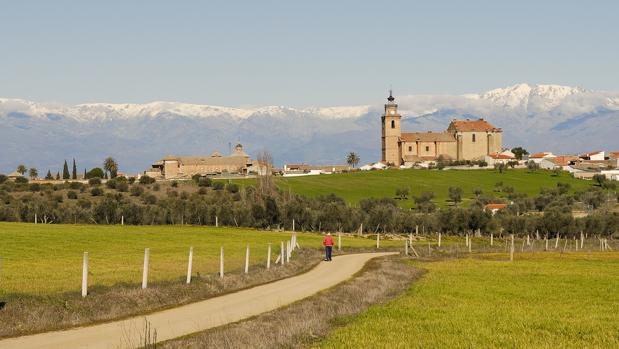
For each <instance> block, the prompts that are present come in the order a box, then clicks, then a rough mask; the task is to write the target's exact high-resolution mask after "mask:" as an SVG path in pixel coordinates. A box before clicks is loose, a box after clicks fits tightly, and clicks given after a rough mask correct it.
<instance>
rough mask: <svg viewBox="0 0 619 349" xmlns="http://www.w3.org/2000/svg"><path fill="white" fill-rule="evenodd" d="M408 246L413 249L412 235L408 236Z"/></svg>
mask: <svg viewBox="0 0 619 349" xmlns="http://www.w3.org/2000/svg"><path fill="white" fill-rule="evenodd" d="M408 244H409V245H410V246H411V247H413V234H412V233H411V234H408Z"/></svg>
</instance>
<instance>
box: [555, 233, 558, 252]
mask: <svg viewBox="0 0 619 349" xmlns="http://www.w3.org/2000/svg"><path fill="white" fill-rule="evenodd" d="M557 248H559V233H557V241H556V242H555V250H556V249H557Z"/></svg>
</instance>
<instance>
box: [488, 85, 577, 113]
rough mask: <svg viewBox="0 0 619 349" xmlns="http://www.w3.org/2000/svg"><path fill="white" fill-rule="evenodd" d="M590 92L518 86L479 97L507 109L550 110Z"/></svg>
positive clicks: (550, 86) (556, 86) (553, 86)
mask: <svg viewBox="0 0 619 349" xmlns="http://www.w3.org/2000/svg"><path fill="white" fill-rule="evenodd" d="M585 92H588V91H587V90H585V89H582V88H580V87H570V86H561V85H529V84H525V83H522V84H516V85H514V86H510V87H506V88H498V89H494V90H490V91H487V92H485V93H483V94H481V95H479V99H483V100H488V101H491V102H492V103H494V104H497V105H500V106H502V107H506V108H511V109H515V108H524V109H525V110H527V109H530V108H535V109H541V110H550V109H552V108H554V107H556V106H557V105H559V104H561V102H563V100H564V99H566V98H568V97H569V96H573V95H578V94H582V93H585Z"/></svg>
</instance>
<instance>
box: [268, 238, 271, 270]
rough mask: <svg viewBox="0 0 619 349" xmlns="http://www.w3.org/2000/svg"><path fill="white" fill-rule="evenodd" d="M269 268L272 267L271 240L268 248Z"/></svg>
mask: <svg viewBox="0 0 619 349" xmlns="http://www.w3.org/2000/svg"><path fill="white" fill-rule="evenodd" d="M267 269H271V243H270V242H269V247H268V248H267Z"/></svg>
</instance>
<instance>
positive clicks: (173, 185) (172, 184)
mask: <svg viewBox="0 0 619 349" xmlns="http://www.w3.org/2000/svg"><path fill="white" fill-rule="evenodd" d="M170 185H171V186H172V188H178V182H177V181H172V183H171V184H170Z"/></svg>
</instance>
